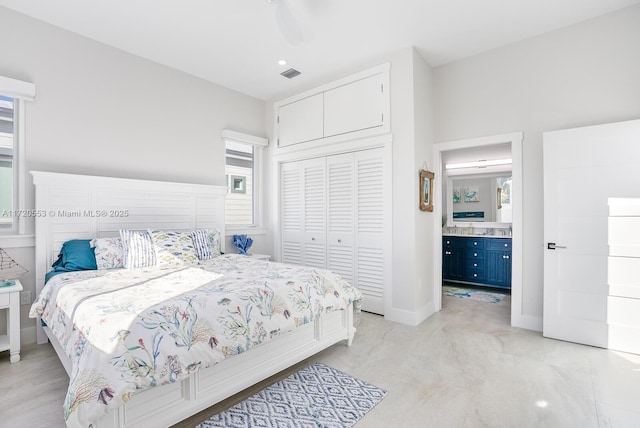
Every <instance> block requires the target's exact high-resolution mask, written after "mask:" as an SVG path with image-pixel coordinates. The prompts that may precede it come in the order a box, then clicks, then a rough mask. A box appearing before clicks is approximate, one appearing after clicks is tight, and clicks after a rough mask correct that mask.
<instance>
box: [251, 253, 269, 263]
mask: <svg viewBox="0 0 640 428" xmlns="http://www.w3.org/2000/svg"><path fill="white" fill-rule="evenodd" d="M247 256H248V257H251V258H254V259H258V260H265V261H269V260H270V259H271V256H270V255H269V254H256V253H250V254H247Z"/></svg>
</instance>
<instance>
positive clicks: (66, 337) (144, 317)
mask: <svg viewBox="0 0 640 428" xmlns="http://www.w3.org/2000/svg"><path fill="white" fill-rule="evenodd" d="M360 298H361V295H360V293H359V292H358V291H357V290H356V289H355V288H353V287H352V286H351V285H350V284H348V283H347V282H346V281H344V280H343V279H342V278H340V277H339V276H338V275H336V274H333V273H331V272H329V271H325V270H319V269H313V268H307V267H302V266H294V265H286V264H281V263H272V262H265V261H260V260H255V259H252V258H250V257H245V256H238V255H223V256H220V257H216V258H215V259H213V260H210V261H207V262H206V263H205V264H202V265H199V266H194V267H183V268H177V269H170V270H168V269H158V268H144V269H112V270H95V271H81V272H70V273H65V274H61V275H57V276H55V277H53V278H52V279H51V280H50V281H49V282H48V283H47V285H46V286H45V287H44V289H43V290H42V293H41V294H40V296H39V297H38V299H37V300H36V302H35V303H34V304H33V306H32V307H31V312H30V314H29V315H30V316H31V317H36V316H40V317H41V318H42V319H43V321H44V322H45V323H46V324H47V325H48V326H49V328H50V329H51V330H52V332H53V333H54V334H55V336H56V337H57V338H58V340H59V342H60V344H61V345H62V346H63V347H64V349H65V351H66V353H67V355H68V356H69V358H70V359H71V362H72V373H71V376H70V381H69V389H68V391H67V396H66V398H65V402H64V413H65V419H66V420H67V425H68V426H79V427H88V426H90V424H92V423H95V421H97V420H98V419H100V418H101V417H102V416H103V415H104V414H105V413H106V411H107V410H108V409H109V408H114V407H115V406H120V405H122V404H123V403H125V402H126V401H128V400H129V399H130V398H131V396H132V395H133V394H135V393H136V392H139V391H142V390H144V389H147V388H151V387H154V386H157V385H163V384H168V383H172V382H176V381H179V380H181V379H183V378H185V377H187V376H188V375H189V374H191V373H193V372H195V371H197V370H199V369H201V368H206V367H210V366H213V365H215V364H217V363H218V362H220V361H222V360H224V359H225V358H227V357H230V356H233V355H236V354H240V353H242V352H245V351H247V350H249V349H250V348H252V347H254V346H257V345H259V344H261V343H264V342H266V341H268V340H270V339H273V338H275V337H278V336H280V335H282V334H285V333H287V332H290V331H292V330H293V329H295V328H296V327H298V326H300V325H303V324H306V323H308V322H311V321H313V320H314V318H315V317H317V316H319V315H321V314H322V313H324V312H329V311H335V310H344V309H346V308H347V307H348V305H349V304H351V303H354V306H355V307H356V309H357V308H358V305H359V301H360Z"/></svg>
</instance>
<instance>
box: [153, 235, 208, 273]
mask: <svg viewBox="0 0 640 428" xmlns="http://www.w3.org/2000/svg"><path fill="white" fill-rule="evenodd" d="M149 235H151V240H152V241H153V247H154V249H155V252H156V261H157V264H158V266H162V267H168V266H184V265H197V264H198V255H197V254H196V249H195V247H194V245H193V241H192V240H191V235H190V233H189V232H173V231H163V230H149Z"/></svg>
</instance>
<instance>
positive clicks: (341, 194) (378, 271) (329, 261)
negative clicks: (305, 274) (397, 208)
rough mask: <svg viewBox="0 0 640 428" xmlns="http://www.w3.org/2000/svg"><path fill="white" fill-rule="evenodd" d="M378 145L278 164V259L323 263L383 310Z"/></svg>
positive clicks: (384, 256) (385, 253)
mask: <svg viewBox="0 0 640 428" xmlns="http://www.w3.org/2000/svg"><path fill="white" fill-rule="evenodd" d="M385 167H387V166H386V165H385V160H384V154H383V149H382V148H375V149H367V150H362V151H356V152H352V153H345V154H339V155H330V156H322V157H318V158H313V159H307V160H299V161H292V162H285V163H282V164H281V169H280V189H281V213H280V214H281V216H280V218H281V232H282V246H281V249H282V253H281V260H282V261H283V262H285V263H295V264H303V265H307V266H313V267H318V268H326V269H329V270H332V271H334V272H336V273H338V274H340V275H341V276H342V277H343V278H345V279H346V280H347V281H349V282H351V283H352V284H353V285H354V286H356V287H357V288H358V289H359V290H360V291H361V292H362V294H363V295H364V299H363V309H364V310H366V311H370V312H374V313H378V314H384V293H383V291H384V284H385V283H386V282H387V281H388V278H389V276H390V275H389V274H390V272H389V271H390V259H389V255H390V252H389V248H388V247H389V246H388V245H385V244H386V243H387V242H388V236H387V233H389V234H390V231H385V223H386V220H387V219H386V218H385V216H387V215H388V210H386V205H385V204H387V203H389V202H390V201H386V200H385V198H387V197H389V196H390V195H385V192H384V177H385V174H384V168H385Z"/></svg>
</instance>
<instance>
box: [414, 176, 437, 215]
mask: <svg viewBox="0 0 640 428" xmlns="http://www.w3.org/2000/svg"><path fill="white" fill-rule="evenodd" d="M434 177H435V174H434V173H433V172H431V171H427V170H424V169H423V170H420V186H419V187H418V188H419V189H420V211H428V212H433V179H434Z"/></svg>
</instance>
